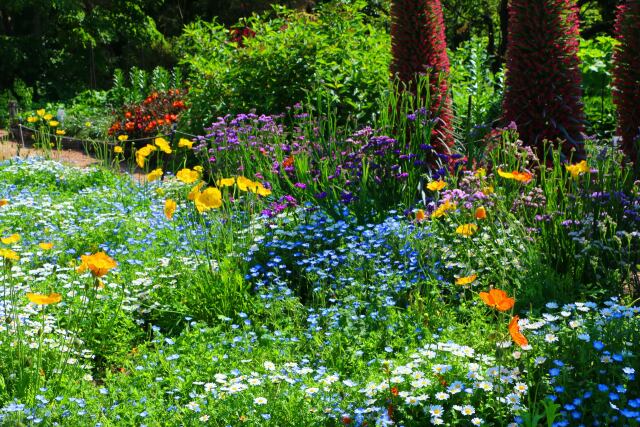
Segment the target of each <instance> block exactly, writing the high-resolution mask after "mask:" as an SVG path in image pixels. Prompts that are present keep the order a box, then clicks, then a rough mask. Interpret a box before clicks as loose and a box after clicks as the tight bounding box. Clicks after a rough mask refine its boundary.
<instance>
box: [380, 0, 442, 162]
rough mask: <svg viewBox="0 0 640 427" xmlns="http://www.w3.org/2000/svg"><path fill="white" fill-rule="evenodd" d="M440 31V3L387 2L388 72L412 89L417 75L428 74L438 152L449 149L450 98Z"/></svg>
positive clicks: (415, 0)
mask: <svg viewBox="0 0 640 427" xmlns="http://www.w3.org/2000/svg"><path fill="white" fill-rule="evenodd" d="M444 31H445V26H444V19H443V17H442V6H441V4H440V0H394V1H392V2H391V50H392V54H393V57H392V60H391V73H392V74H393V75H397V76H398V78H399V79H400V81H401V82H403V83H407V84H409V85H412V86H413V87H415V82H416V81H417V78H418V75H420V74H424V73H427V74H428V75H429V82H430V84H429V86H430V91H429V92H430V94H431V102H430V104H429V105H430V110H431V111H430V112H431V114H432V115H433V116H437V117H438V118H439V121H438V124H437V125H436V127H435V128H434V130H433V131H434V140H433V141H432V145H433V146H434V147H435V148H436V151H438V152H439V153H443V152H446V151H449V150H448V147H451V146H453V126H452V123H451V121H452V114H451V99H450V97H449V95H448V93H449V92H448V87H447V80H446V75H447V74H449V57H448V56H447V43H446V39H445V34H444ZM443 75H444V77H443Z"/></svg>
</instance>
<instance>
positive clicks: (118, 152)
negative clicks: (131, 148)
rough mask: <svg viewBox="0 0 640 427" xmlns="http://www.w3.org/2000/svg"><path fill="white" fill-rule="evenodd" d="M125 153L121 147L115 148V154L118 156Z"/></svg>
mask: <svg viewBox="0 0 640 427" xmlns="http://www.w3.org/2000/svg"><path fill="white" fill-rule="evenodd" d="M123 151H124V150H123V149H122V147H121V146H119V145H116V146H115V147H113V152H114V153H116V154H122V152H123Z"/></svg>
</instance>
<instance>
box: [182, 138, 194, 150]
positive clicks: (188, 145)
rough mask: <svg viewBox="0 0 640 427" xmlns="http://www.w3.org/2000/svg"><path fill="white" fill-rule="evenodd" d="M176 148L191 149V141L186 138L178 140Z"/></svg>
mask: <svg viewBox="0 0 640 427" xmlns="http://www.w3.org/2000/svg"><path fill="white" fill-rule="evenodd" d="M178 147H186V148H192V147H193V141H189V140H188V139H186V138H180V140H179V141H178Z"/></svg>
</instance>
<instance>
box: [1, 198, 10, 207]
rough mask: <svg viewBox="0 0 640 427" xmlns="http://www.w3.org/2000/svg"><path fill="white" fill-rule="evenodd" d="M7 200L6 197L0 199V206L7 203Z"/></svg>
mask: <svg viewBox="0 0 640 427" xmlns="http://www.w3.org/2000/svg"><path fill="white" fill-rule="evenodd" d="M8 204H9V201H8V200H7V199H0V206H4V205H8Z"/></svg>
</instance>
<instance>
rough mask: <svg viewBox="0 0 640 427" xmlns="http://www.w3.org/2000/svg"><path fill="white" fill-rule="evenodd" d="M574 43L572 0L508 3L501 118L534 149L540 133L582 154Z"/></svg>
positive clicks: (565, 150)
mask: <svg viewBox="0 0 640 427" xmlns="http://www.w3.org/2000/svg"><path fill="white" fill-rule="evenodd" d="M578 47H579V45H578V11H577V9H576V7H575V3H574V2H572V1H570V0H544V1H530V0H514V1H512V2H511V3H510V5H509V43H508V50H507V70H506V90H505V99H504V104H503V108H504V120H505V122H506V123H509V122H511V121H514V122H516V123H517V124H518V130H519V133H520V136H521V137H522V139H523V141H524V142H525V143H526V144H527V145H532V146H536V147H538V148H539V149H541V148H542V146H543V141H544V140H545V139H546V140H550V141H555V140H556V139H557V138H560V139H562V140H565V141H566V142H565V143H563V154H564V157H566V158H573V159H574V160H575V159H580V158H583V157H584V144H583V141H582V140H583V136H582V131H583V129H584V125H583V112H582V104H581V101H580V97H581V92H582V91H581V88H580V70H579V68H578V65H579V60H578V55H577V53H578ZM572 149H574V150H576V152H575V153H572V152H571V151H572Z"/></svg>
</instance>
